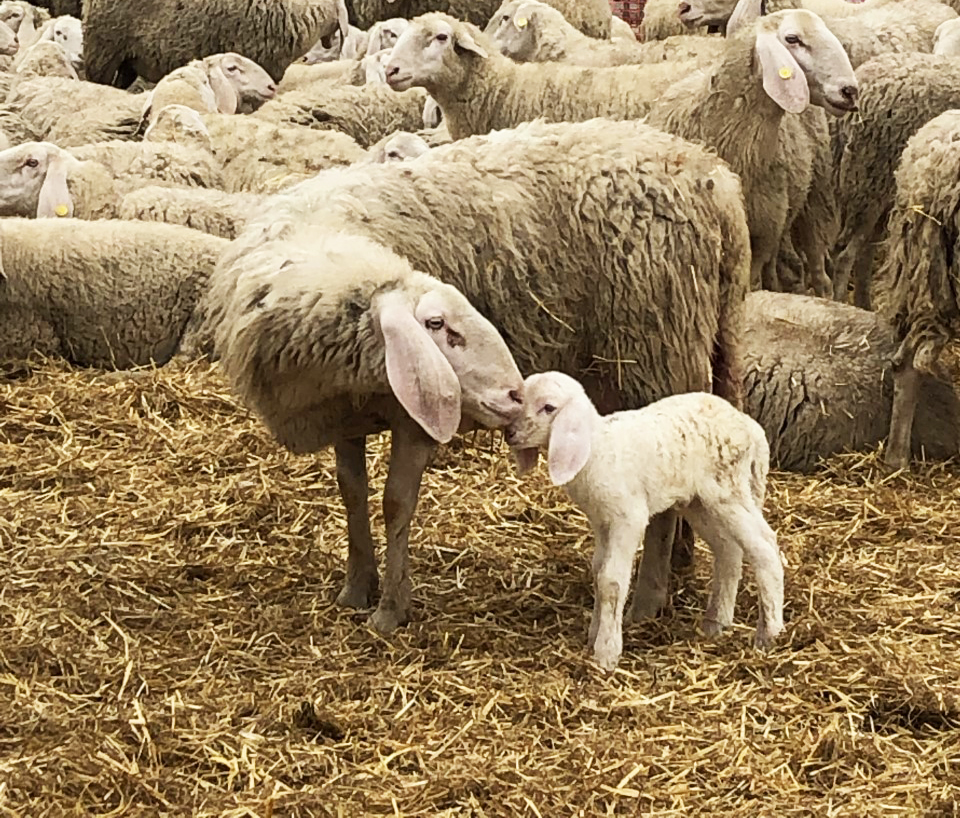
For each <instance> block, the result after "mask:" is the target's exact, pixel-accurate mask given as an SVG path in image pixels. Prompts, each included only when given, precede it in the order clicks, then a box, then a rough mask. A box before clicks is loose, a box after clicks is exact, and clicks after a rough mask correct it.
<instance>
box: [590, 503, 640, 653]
mask: <svg viewBox="0 0 960 818" xmlns="http://www.w3.org/2000/svg"><path fill="white" fill-rule="evenodd" d="M645 528H646V520H643V521H637V520H636V519H629V518H620V519H618V520H617V521H616V522H614V523H612V524H611V525H610V533H609V538H608V539H607V540H606V547H605V548H604V549H603V554H602V556H601V557H600V559H597V560H595V562H594V587H595V589H596V602H595V604H594V619H595V620H596V622H591V623H590V630H591V633H593V634H594V639H593V659H594V661H595V662H596V663H597V664H598V665H600V666H601V667H602V668H604V669H605V670H613V669H614V668H615V667H616V666H617V662H618V661H619V660H620V654H621V653H622V652H623V609H624V606H625V604H626V601H627V593H628V592H629V591H630V576H631V574H632V572H633V558H634V556H635V555H636V552H637V546H638V545H639V543H640V540H641V539H642V537H643V533H644V529H645ZM598 543H599V539H598Z"/></svg>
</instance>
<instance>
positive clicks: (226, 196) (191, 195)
mask: <svg viewBox="0 0 960 818" xmlns="http://www.w3.org/2000/svg"><path fill="white" fill-rule="evenodd" d="M265 205H266V197H265V196H262V195H258V194H255V193H225V192H224V191H222V190H209V189H205V188H172V187H159V186H156V185H150V186H148V187H142V188H139V189H138V190H134V191H132V192H131V193H127V194H126V195H125V196H124V197H123V199H122V201H121V202H120V207H119V208H118V211H117V218H120V219H136V220H139V221H148V222H166V223H167V224H180V225H183V226H184V227H191V228H193V229H194V230H202V231H203V232H204V233H210V234H211V235H213V236H219V237H220V238H223V239H235V238H236V237H237V236H238V235H239V234H240V233H241V231H242V230H243V229H244V227H246V224H247V222H248V221H249V220H250V218H251V217H252V216H253V215H254V213H256V212H257V211H258V210H259V209H262V208H263V207H264V206H265Z"/></svg>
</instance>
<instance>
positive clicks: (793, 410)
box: [743, 291, 960, 472]
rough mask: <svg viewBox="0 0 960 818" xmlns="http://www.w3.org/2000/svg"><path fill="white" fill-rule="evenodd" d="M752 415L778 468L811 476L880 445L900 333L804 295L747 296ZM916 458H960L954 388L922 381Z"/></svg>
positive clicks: (869, 315)
mask: <svg viewBox="0 0 960 818" xmlns="http://www.w3.org/2000/svg"><path fill="white" fill-rule="evenodd" d="M745 306H746V309H745V316H744V317H745V320H744V329H743V373H744V384H743V410H744V411H745V412H746V413H747V414H748V415H750V416H751V417H752V418H754V419H755V420H756V421H758V422H759V423H760V425H761V426H762V427H763V428H764V431H765V432H766V433H767V440H768V442H769V443H770V454H771V463H772V464H773V466H774V467H775V468H778V469H784V470H787V471H798V472H810V471H813V470H814V469H816V468H817V467H818V466H819V465H820V462H821V460H822V459H824V458H827V457H830V456H831V455H834V454H837V453H839V452H844V451H863V450H865V449H867V448H870V447H873V446H876V445H878V444H879V443H880V442H881V441H882V440H884V439H885V438H886V436H887V432H888V430H889V428H890V412H891V406H892V403H893V377H892V371H891V364H890V360H891V358H892V357H893V354H894V352H896V349H897V345H896V342H895V340H894V334H893V328H892V327H891V326H890V324H888V323H887V322H886V321H885V320H884V319H883V318H882V317H881V316H879V315H878V314H877V313H875V312H868V311H867V310H861V309H858V308H857V307H853V306H851V305H849V304H841V303H839V302H837V301H829V300H827V299H824V298H811V297H809V296H804V295H788V294H785V293H771V292H763V291H761V292H754V293H750V294H748V295H747V300H746V305H745ZM917 411H918V413H919V414H918V421H917V423H916V424H915V425H914V430H913V440H912V450H913V452H914V453H915V454H916V455H917V456H921V457H925V458H927V459H933V460H941V459H946V458H950V457H955V456H957V455H958V454H960V399H958V397H957V393H956V390H955V389H954V387H953V385H952V384H950V383H949V382H948V381H946V380H941V379H937V378H935V377H933V376H932V375H929V374H923V375H921V377H920V403H919V406H918V410H917Z"/></svg>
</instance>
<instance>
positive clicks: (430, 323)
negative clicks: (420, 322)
mask: <svg viewBox="0 0 960 818" xmlns="http://www.w3.org/2000/svg"><path fill="white" fill-rule="evenodd" d="M424 324H425V325H426V327H427V329H432V330H438V329H443V319H442V318H428V319H427V320H426V321H425V322H424Z"/></svg>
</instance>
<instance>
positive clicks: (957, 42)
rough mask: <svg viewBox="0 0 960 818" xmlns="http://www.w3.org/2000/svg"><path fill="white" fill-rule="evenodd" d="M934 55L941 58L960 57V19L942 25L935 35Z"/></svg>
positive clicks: (947, 21)
mask: <svg viewBox="0 0 960 818" xmlns="http://www.w3.org/2000/svg"><path fill="white" fill-rule="evenodd" d="M933 53H934V54H937V55H939V56H941V57H960V17H954V18H953V19H952V20H946V21H945V22H943V23H941V24H940V25H939V26H938V27H937V30H936V32H934V35H933Z"/></svg>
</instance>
